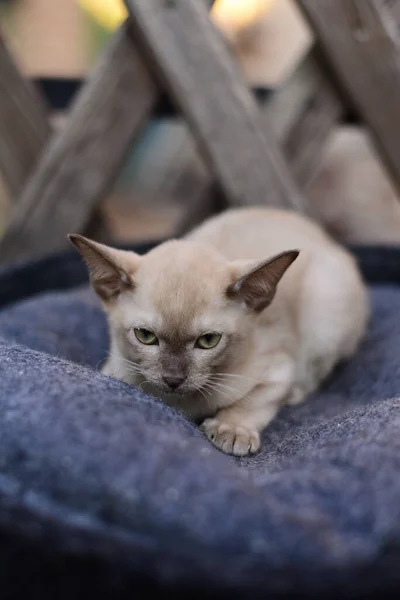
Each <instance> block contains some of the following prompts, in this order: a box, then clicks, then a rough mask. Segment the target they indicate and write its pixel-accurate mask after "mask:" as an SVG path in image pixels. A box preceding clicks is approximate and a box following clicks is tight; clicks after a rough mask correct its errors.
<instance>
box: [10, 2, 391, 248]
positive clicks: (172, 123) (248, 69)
mask: <svg viewBox="0 0 400 600" xmlns="http://www.w3.org/2000/svg"><path fill="white" fill-rule="evenodd" d="M125 16H126V15H125V9H124V7H123V3H122V2H121V1H120V0H51V1H50V0H2V1H1V2H0V26H1V31H2V34H3V36H4V39H5V41H6V45H7V47H8V49H9V51H10V52H11V54H12V56H13V58H14V59H15V61H16V63H17V64H18V66H19V68H20V69H21V71H22V72H23V73H24V74H25V75H26V76H27V77H30V78H46V79H49V78H50V79H51V78H56V79H58V80H59V79H61V80H63V81H64V82H65V83H68V84H70V86H74V85H77V84H79V81H80V80H84V79H85V77H86V76H87V74H88V72H89V71H90V69H91V67H92V66H93V64H94V62H95V61H96V60H97V58H98V56H99V54H100V53H101V52H102V51H103V49H104V46H105V45H106V44H107V43H108V41H109V38H110V36H111V35H112V34H113V32H114V30H115V29H116V28H117V27H118V25H119V24H120V23H121V22H122V21H123V20H124V18H125ZM212 17H213V19H214V22H215V24H216V26H217V27H218V28H219V29H220V30H221V31H222V33H223V35H224V36H225V38H226V42H227V44H228V45H229V46H230V48H231V49H232V52H233V53H234V54H235V55H236V57H237V59H238V62H239V64H240V66H241V68H242V70H243V72H244V74H245V77H246V78H247V80H248V81H249V83H251V84H252V85H254V86H258V87H264V88H268V89H277V88H279V87H280V85H282V83H283V82H284V81H285V80H286V79H287V78H288V77H290V75H291V73H293V72H294V70H295V69H296V66H297V65H298V64H299V62H300V61H301V60H302V58H303V57H304V56H305V54H306V53H307V52H308V50H309V49H310V47H311V45H312V42H313V40H312V36H311V33H310V30H309V28H308V26H307V25H306V23H305V22H304V20H303V18H302V15H301V14H300V11H299V9H298V7H297V5H296V2H295V0H217V1H216V2H215V4H214V8H213V12H212ZM50 116H51V122H52V124H53V126H54V127H55V128H56V129H61V128H62V127H65V125H66V123H67V121H68V110H58V111H55V110H52V111H51V114H50ZM186 135H187V128H186V125H185V124H184V123H183V122H182V120H178V119H173V118H154V119H153V120H152V121H151V122H150V124H149V125H148V126H147V128H146V131H145V133H144V135H143V136H142V139H141V141H140V143H139V144H138V145H135V148H132V152H131V153H130V155H129V157H128V159H127V160H126V162H125V165H124V168H123V169H122V171H121V173H120V176H119V178H118V180H117V182H116V184H115V186H114V189H113V190H112V192H111V193H110V194H109V195H108V197H107V198H106V199H105V200H104V203H103V207H102V213H103V216H104V219H105V221H106V223H107V226H108V228H109V230H110V232H111V233H112V235H113V237H114V238H115V239H116V240H118V241H121V242H125V241H132V240H138V241H139V240H143V239H158V238H163V237H166V236H168V235H171V234H172V233H173V231H174V229H175V227H176V226H177V224H178V223H179V222H180V219H181V218H182V213H183V211H184V210H185V206H183V205H182V199H177V198H174V197H169V195H168V193H166V194H160V192H159V190H160V181H161V182H162V181H163V177H165V176H166V175H165V174H166V173H167V171H168V169H169V166H170V165H171V162H173V161H176V160H177V157H179V150H180V148H181V145H182V143H183V140H184V139H185V136H186ZM197 160H198V162H199V164H198V165H194V167H193V168H194V169H196V168H201V159H200V158H199V157H197V156H196V157H195V158H194V161H195V162H196V161H197ZM155 182H157V185H155ZM161 188H162V186H161ZM306 192H307V195H308V197H309V198H310V202H311V205H312V209H313V212H314V215H315V216H316V218H318V219H319V220H320V221H321V222H322V223H323V224H324V225H325V226H326V227H327V228H328V230H329V231H330V232H331V233H332V234H333V235H334V236H336V237H337V238H338V239H340V240H342V241H344V242H357V243H372V242H379V243H398V242H400V205H399V204H398V198H397V195H396V192H395V190H394V188H393V187H392V185H391V183H390V181H389V179H388V176H387V175H386V173H385V171H384V169H383V168H382V165H381V163H380V161H379V158H378V156H377V154H376V152H375V150H374V149H373V147H372V144H371V141H370V140H369V138H368V135H367V134H366V132H365V131H363V129H361V128H360V127H357V126H354V125H348V124H347V125H342V126H339V127H336V128H335V130H334V131H333V132H332V134H331V135H330V137H329V140H328V143H327V145H326V149H325V151H324V154H323V156H321V164H320V168H319V170H318V171H317V173H316V175H315V177H314V178H313V180H312V181H311V182H310V184H309V186H308V188H307V190H306ZM9 214H10V204H9V202H8V191H7V188H6V186H5V184H4V182H3V181H2V180H1V174H0V232H1V230H2V229H4V226H5V224H6V222H7V219H8V217H9Z"/></svg>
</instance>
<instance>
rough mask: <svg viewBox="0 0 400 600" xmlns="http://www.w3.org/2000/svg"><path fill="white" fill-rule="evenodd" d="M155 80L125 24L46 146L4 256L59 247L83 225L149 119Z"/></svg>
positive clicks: (0, 255) (2, 247)
mask: <svg viewBox="0 0 400 600" xmlns="http://www.w3.org/2000/svg"><path fill="white" fill-rule="evenodd" d="M156 99H157V86H156V85H155V83H154V82H153V79H152V77H151V76H150V75H149V73H148V69H147V68H146V67H145V65H144V64H143V62H142V59H141V57H140V56H139V55H138V53H137V52H136V50H135V46H134V44H133V43H132V39H131V32H130V29H129V28H128V27H127V26H126V25H124V26H123V27H122V28H121V30H120V31H119V32H117V34H116V35H115V37H114V39H113V40H112V41H111V44H110V46H109V48H108V50H107V51H106V52H105V54H104V55H103V56H102V58H101V59H100V61H99V63H98V64H97V65H96V66H95V68H94V70H93V73H92V74H91V77H90V79H89V81H88V83H87V84H86V85H85V86H84V88H83V89H82V91H81V93H80V95H79V97H78V99H77V100H76V103H75V104H74V106H73V108H72V112H71V115H70V120H69V123H68V125H67V126H66V127H65V129H64V130H63V131H62V132H61V133H60V134H59V135H57V136H55V137H54V139H53V140H52V141H51V143H50V144H49V145H48V147H47V148H46V150H45V152H44V153H43V155H42V158H41V160H40V162H39V164H38V166H37V169H36V170H35V172H34V174H33V176H32V177H31V178H30V180H29V182H28V184H27V186H26V188H25V190H24V192H23V195H22V196H21V198H20V200H19V202H18V204H17V206H16V208H15V212H14V214H13V215H12V218H11V222H10V224H9V227H8V229H7V232H6V235H5V237H4V239H3V240H2V242H1V243H0V261H2V262H6V261H10V260H15V259H18V258H21V257H24V256H35V255H39V254H43V253H45V252H48V251H52V250H54V249H57V248H60V247H61V246H63V245H64V244H65V236H66V234H67V233H68V232H70V231H82V230H83V229H84V227H85V225H86V223H87V221H88V219H89V217H90V214H91V212H92V210H93V208H94V207H95V206H97V205H98V204H99V202H100V200H101V199H102V198H103V197H104V196H105V194H106V193H107V192H108V190H109V189H110V186H111V185H112V183H113V181H114V179H115V177H116V175H117V174H118V172H119V169H120V166H121V163H122V161H123V159H124V157H125V155H126V153H127V152H128V151H129V149H130V148H131V147H132V140H133V138H134V136H135V134H136V133H137V132H138V131H139V129H140V127H141V126H142V125H143V123H144V122H145V121H146V120H147V119H148V118H149V116H150V114H151V110H152V108H153V107H154V104H155V102H156Z"/></svg>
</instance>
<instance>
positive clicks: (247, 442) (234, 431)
mask: <svg viewBox="0 0 400 600" xmlns="http://www.w3.org/2000/svg"><path fill="white" fill-rule="evenodd" d="M200 429H201V430H202V431H203V432H204V433H205V434H206V436H207V437H208V439H209V440H210V442H212V443H213V444H214V446H216V447H217V448H219V449H220V450H222V451H223V452H225V453H226V454H234V455H235V456H246V455H247V454H254V453H255V452H257V450H258V449H259V448H260V436H259V434H258V433H257V431H254V430H252V429H246V428H245V427H237V426H233V425H228V423H224V422H221V421H219V420H218V419H206V420H205V421H204V422H203V424H202V425H201V427H200Z"/></svg>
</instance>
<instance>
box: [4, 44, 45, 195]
mask: <svg viewBox="0 0 400 600" xmlns="http://www.w3.org/2000/svg"><path fill="white" fill-rule="evenodd" d="M0 73H1V76H0V171H1V172H2V174H3V176H4V180H5V182H6V185H7V187H8V190H9V192H10V194H11V196H12V198H16V197H17V196H18V195H19V194H20V192H21V190H22V188H23V186H24V184H25V182H26V180H27V178H28V175H29V174H30V173H31V172H32V169H33V167H34V165H35V164H36V162H37V159H38V157H39V156H40V153H41V152H42V150H43V148H44V147H45V144H46V142H47V140H48V138H49V136H50V126H49V124H48V121H47V111H46V107H45V106H44V104H43V102H42V99H41V98H40V95H39V94H38V93H37V92H36V90H35V88H34V87H33V86H32V85H31V84H30V83H29V82H28V81H26V80H25V79H24V77H23V76H22V75H21V73H20V72H19V70H18V68H17V67H16V65H15V64H14V61H13V60H12V58H11V56H10V55H9V53H8V51H7V48H6V46H5V44H4V42H3V40H2V38H1V35H0Z"/></svg>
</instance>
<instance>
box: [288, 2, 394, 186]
mask: <svg viewBox="0 0 400 600" xmlns="http://www.w3.org/2000/svg"><path fill="white" fill-rule="evenodd" d="M299 2H300V5H301V6H302V8H303V10H304V12H305V14H306V16H307V17H308V19H309V21H310V23H311V24H312V26H313V28H314V31H315V33H316V35H317V38H318V42H319V44H320V46H321V49H322V50H323V52H324V53H325V56H326V59H327V60H328V61H329V63H330V65H331V66H332V68H333V70H334V71H335V73H336V74H337V77H338V79H339V81H340V82H341V84H342V87H343V90H344V92H345V94H346V96H347V97H348V99H349V100H350V102H351V103H352V104H353V106H354V107H355V109H356V110H357V111H358V112H359V114H360V116H361V118H362V119H363V120H364V122H365V123H366V124H367V125H368V126H369V128H370V130H371V133H372V135H373V137H374V138H375V142H376V144H377V147H378V150H380V153H381V155H382V158H383V160H384V161H385V163H386V165H387V167H388V169H389V171H390V173H391V175H392V178H393V180H394V183H395V184H397V187H398V189H400V52H399V45H398V27H397V23H396V21H395V20H394V19H393V18H392V15H391V13H390V12H389V11H388V4H387V1H386V0H299Z"/></svg>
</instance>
